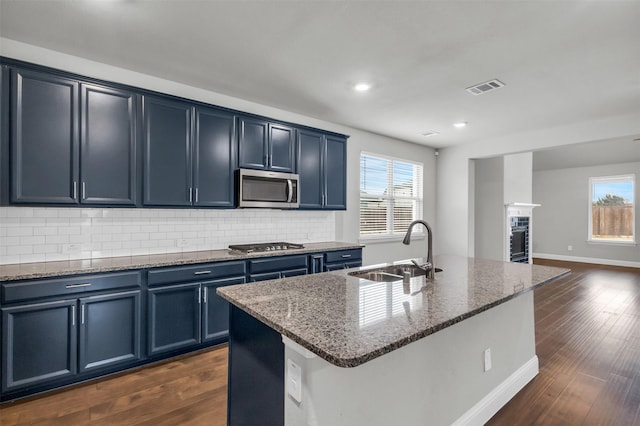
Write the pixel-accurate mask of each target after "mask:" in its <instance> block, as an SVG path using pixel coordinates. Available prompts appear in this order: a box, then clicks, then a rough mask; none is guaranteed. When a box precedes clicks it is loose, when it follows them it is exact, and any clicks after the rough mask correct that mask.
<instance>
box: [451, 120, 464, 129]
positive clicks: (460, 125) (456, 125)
mask: <svg viewBox="0 0 640 426" xmlns="http://www.w3.org/2000/svg"><path fill="white" fill-rule="evenodd" d="M466 126H467V122H466V121H460V122H458V123H453V127H455V128H456V129H462V128H463V127H466Z"/></svg>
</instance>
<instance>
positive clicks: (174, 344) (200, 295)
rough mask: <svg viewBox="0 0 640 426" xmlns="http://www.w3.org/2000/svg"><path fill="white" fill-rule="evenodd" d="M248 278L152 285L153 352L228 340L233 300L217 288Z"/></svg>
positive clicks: (150, 329)
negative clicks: (217, 292) (230, 306)
mask: <svg viewBox="0 0 640 426" xmlns="http://www.w3.org/2000/svg"><path fill="white" fill-rule="evenodd" d="M244 282H245V277H244V276H239V277H231V278H223V279H219V280H212V281H205V282H197V283H188V284H178V285H170V286H163V287H158V288H152V289H150V290H149V293H148V294H149V298H148V312H149V321H148V352H149V355H150V356H155V355H159V354H166V353H170V352H175V351H180V350H185V349H189V348H192V349H197V348H198V347H199V346H200V345H203V344H205V343H207V344H208V343H222V342H224V341H226V340H227V335H228V329H229V303H228V302H227V301H226V300H224V299H222V298H221V297H220V296H218V295H217V294H216V288H217V287H220V286H225V285H232V284H242V283H244Z"/></svg>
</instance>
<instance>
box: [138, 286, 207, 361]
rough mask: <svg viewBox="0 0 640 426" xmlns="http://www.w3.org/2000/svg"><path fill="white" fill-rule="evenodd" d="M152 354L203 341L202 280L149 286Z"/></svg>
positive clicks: (149, 321)
mask: <svg viewBox="0 0 640 426" xmlns="http://www.w3.org/2000/svg"><path fill="white" fill-rule="evenodd" d="M148 294H149V302H148V303H149V309H148V312H149V314H148V315H149V316H148V328H149V332H148V339H149V341H148V349H149V355H155V354H159V353H163V352H169V351H172V350H176V349H181V348H185V347H189V346H194V345H197V344H198V343H200V284H183V285H174V286H169V287H160V288H155V289H152V290H149V293H148Z"/></svg>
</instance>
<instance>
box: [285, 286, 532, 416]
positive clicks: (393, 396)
mask: <svg viewBox="0 0 640 426" xmlns="http://www.w3.org/2000/svg"><path fill="white" fill-rule="evenodd" d="M534 327H535V325H534V315H533V292H531V291H529V292H526V293H524V294H521V295H519V296H517V297H515V298H514V299H512V300H509V301H507V302H505V303H502V304H499V305H497V306H495V307H493V308H491V309H489V310H487V311H484V312H481V313H480V314H477V315H475V316H472V317H470V318H467V319H465V320H463V321H461V322H458V323H456V324H453V325H451V326H450V327H447V328H444V329H442V330H440V331H438V332H436V333H434V334H431V335H429V336H427V337H425V338H422V339H420V340H418V341H416V342H413V343H410V344H408V345H406V346H403V347H401V348H399V349H397V350H393V351H391V352H389V353H387V354H386V355H383V356H380V357H378V358H375V359H372V360H371V361H368V362H366V363H364V364H362V365H359V366H357V367H354V368H341V367H336V366H335V365H333V364H330V363H328V362H327V361H325V360H323V359H321V358H319V357H317V356H316V355H314V354H313V353H311V352H309V351H308V350H306V349H304V348H303V347H302V346H300V345H298V344H296V343H295V342H293V341H291V340H290V339H287V338H286V337H285V338H283V340H284V342H285V396H284V398H285V407H284V408H285V425H287V426H292V425H296V426H297V425H301V426H302V425H305V426H307V425H310V426H314V425H319V426H339V425H344V426H359V425H362V426H365V425H366V426H373V425H384V426H388V425H403V426H410V425H421V426H424V425H429V426H439V425H451V424H455V425H482V424H483V423H485V422H486V421H487V420H489V419H490V418H491V416H493V415H494V414H495V413H496V412H497V411H498V410H499V409H500V408H501V407H502V406H503V405H504V404H506V403H507V402H508V401H509V400H510V399H511V398H512V397H513V396H514V395H515V394H516V393H517V392H518V391H519V390H520V389H522V388H523V387H524V386H525V385H526V384H527V383H528V382H529V381H530V380H531V379H533V378H534V377H535V376H536V374H538V358H537V356H536V354H535V330H534ZM486 349H490V352H491V360H490V361H491V368H490V369H489V370H488V371H485V350H486ZM289 361H293V363H295V365H297V366H299V367H300V370H299V373H300V374H301V380H300V381H296V380H295V377H290V372H291V369H290V366H289ZM294 369H295V366H294ZM290 379H293V381H292V380H290ZM296 387H298V388H299V395H296V393H298V392H296ZM290 394H293V395H296V398H298V396H299V398H298V399H299V402H298V401H297V400H296V399H295V398H294V397H292V396H291V395H290Z"/></svg>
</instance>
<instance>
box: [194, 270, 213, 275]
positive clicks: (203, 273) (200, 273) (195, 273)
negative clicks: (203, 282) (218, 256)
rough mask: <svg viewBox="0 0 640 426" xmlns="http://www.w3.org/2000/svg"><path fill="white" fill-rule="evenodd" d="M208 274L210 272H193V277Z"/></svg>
mask: <svg viewBox="0 0 640 426" xmlns="http://www.w3.org/2000/svg"><path fill="white" fill-rule="evenodd" d="M210 273H211V271H198V272H194V273H193V275H207V274H210Z"/></svg>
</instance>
